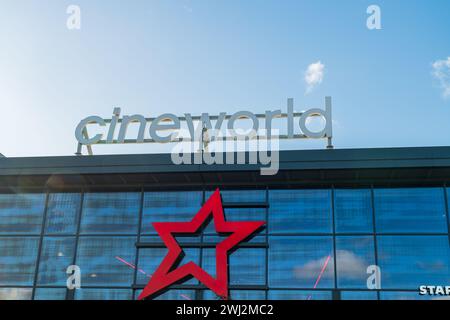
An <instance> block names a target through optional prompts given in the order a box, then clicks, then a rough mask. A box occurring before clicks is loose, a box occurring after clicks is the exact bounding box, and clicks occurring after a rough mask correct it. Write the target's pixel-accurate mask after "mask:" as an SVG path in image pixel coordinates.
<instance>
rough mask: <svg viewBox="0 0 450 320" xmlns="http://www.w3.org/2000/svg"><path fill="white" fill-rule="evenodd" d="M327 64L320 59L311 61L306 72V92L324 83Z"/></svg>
mask: <svg viewBox="0 0 450 320" xmlns="http://www.w3.org/2000/svg"><path fill="white" fill-rule="evenodd" d="M324 69H325V65H324V64H322V63H321V62H320V61H317V62H315V63H311V64H310V65H309V66H308V68H307V69H306V72H305V82H306V94H308V93H310V92H311V91H312V90H313V89H314V87H315V86H317V85H319V84H321V83H322V80H323V74H324Z"/></svg>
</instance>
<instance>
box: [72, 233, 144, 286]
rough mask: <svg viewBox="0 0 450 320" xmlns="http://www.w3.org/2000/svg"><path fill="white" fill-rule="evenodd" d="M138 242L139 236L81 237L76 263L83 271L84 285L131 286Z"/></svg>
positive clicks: (82, 282)
mask: <svg viewBox="0 0 450 320" xmlns="http://www.w3.org/2000/svg"><path fill="white" fill-rule="evenodd" d="M135 243H136V238H135V237H81V238H80V239H79V244H78V253H77V262H76V264H77V265H78V266H79V267H80V268H81V274H82V280H81V284H82V286H83V285H89V286H108V287H113V286H122V285H127V286H128V285H131V283H132V282H133V275H134V269H133V268H132V267H130V264H131V263H134V257H135V252H136V247H135Z"/></svg>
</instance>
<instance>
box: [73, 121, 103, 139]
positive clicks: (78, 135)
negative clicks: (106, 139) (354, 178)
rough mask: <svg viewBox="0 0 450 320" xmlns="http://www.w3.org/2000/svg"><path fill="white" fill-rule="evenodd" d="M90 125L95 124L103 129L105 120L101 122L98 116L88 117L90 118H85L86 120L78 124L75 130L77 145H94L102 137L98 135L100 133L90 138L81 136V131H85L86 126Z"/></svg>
mask: <svg viewBox="0 0 450 320" xmlns="http://www.w3.org/2000/svg"><path fill="white" fill-rule="evenodd" d="M92 123H96V124H98V125H100V126H102V127H104V126H105V125H106V123H105V120H103V119H102V118H100V117H98V116H90V117H87V118H85V119H83V120H81V121H80V123H79V124H78V126H77V128H76V129H75V138H77V140H78V142H79V143H81V144H83V145H91V144H96V143H97V142H99V141H100V140H101V138H102V137H103V134H100V133H99V134H96V135H95V136H94V137H92V138H85V137H84V136H83V131H84V130H85V129H86V126H87V125H88V124H92Z"/></svg>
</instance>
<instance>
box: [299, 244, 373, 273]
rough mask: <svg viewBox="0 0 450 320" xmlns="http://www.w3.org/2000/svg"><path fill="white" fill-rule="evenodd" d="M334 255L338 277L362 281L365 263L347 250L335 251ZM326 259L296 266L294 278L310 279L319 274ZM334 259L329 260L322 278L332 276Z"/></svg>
mask: <svg viewBox="0 0 450 320" xmlns="http://www.w3.org/2000/svg"><path fill="white" fill-rule="evenodd" d="M336 255H337V257H338V261H339V268H338V269H339V270H338V271H339V276H340V277H342V278H345V279H362V278H364V277H365V276H366V269H367V267H368V265H367V263H366V262H365V261H364V260H363V259H362V258H360V257H358V256H357V255H355V254H354V253H353V252H351V251H348V250H337V251H336ZM326 260H327V257H326V256H325V257H322V258H319V259H317V260H311V261H308V262H307V263H305V264H304V265H302V266H297V267H296V268H295V269H294V273H295V276H296V277H297V278H298V279H306V278H308V279H309V278H311V275H316V274H319V272H320V270H321V269H322V268H323V266H324V265H325V262H326ZM333 268H334V259H333V258H332V259H331V260H330V263H329V264H328V266H327V268H326V269H325V271H324V274H323V276H324V277H331V276H332V275H333Z"/></svg>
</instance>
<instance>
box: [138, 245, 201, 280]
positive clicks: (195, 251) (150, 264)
mask: <svg viewBox="0 0 450 320" xmlns="http://www.w3.org/2000/svg"><path fill="white" fill-rule="evenodd" d="M183 252H184V253H185V256H184V257H183V260H182V261H181V262H180V264H179V266H182V265H184V264H186V263H187V262H189V261H193V262H194V263H196V264H197V265H200V249H199V248H183ZM166 254H167V249H166V248H142V249H139V263H138V266H139V268H138V273H137V279H136V281H137V283H138V284H147V283H148V281H149V280H150V277H151V275H152V274H153V273H154V272H155V271H156V269H157V268H158V267H159V265H160V264H161V262H162V261H163V260H164V257H165V256H166ZM196 283H198V281H197V280H196V279H190V280H188V281H185V282H183V284H196Z"/></svg>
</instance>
